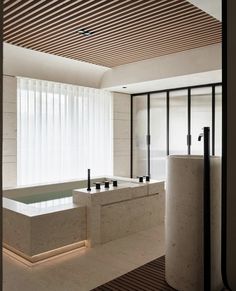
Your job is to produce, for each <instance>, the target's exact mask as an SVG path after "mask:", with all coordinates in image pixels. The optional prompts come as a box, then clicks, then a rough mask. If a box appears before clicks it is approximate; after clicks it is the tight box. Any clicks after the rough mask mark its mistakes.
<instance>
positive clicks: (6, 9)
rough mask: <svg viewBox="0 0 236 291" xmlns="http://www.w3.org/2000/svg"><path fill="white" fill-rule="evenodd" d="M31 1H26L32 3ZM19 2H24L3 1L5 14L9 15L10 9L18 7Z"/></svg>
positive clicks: (18, 0) (15, 0) (16, 0)
mask: <svg viewBox="0 0 236 291" xmlns="http://www.w3.org/2000/svg"><path fill="white" fill-rule="evenodd" d="M30 1H31V0H26V2H30ZM19 2H22V1H21V0H4V1H3V12H4V13H7V11H8V9H10V8H11V7H12V6H15V5H18V3H19ZM20 4H21V3H20ZM3 16H4V15H3Z"/></svg>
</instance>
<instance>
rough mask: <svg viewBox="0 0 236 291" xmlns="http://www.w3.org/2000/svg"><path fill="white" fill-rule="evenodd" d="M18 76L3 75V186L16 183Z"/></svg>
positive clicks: (10, 185)
mask: <svg viewBox="0 0 236 291" xmlns="http://www.w3.org/2000/svg"><path fill="white" fill-rule="evenodd" d="M16 94H17V90H16V78H14V77H8V76H4V77H3V187H4V188H5V187H12V186H15V185H16V174H17V173H16V150H17V148H16V147H17V142H16V137H17V114H16V110H17V104H16V96H17V95H16Z"/></svg>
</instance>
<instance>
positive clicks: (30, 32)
mask: <svg viewBox="0 0 236 291" xmlns="http://www.w3.org/2000/svg"><path fill="white" fill-rule="evenodd" d="M163 1H167V0H162V1H159V2H160V3H161V2H163ZM172 1H173V0H172ZM174 1H178V0H174ZM127 2H128V4H129V5H131V7H133V8H134V7H135V11H137V13H138V11H139V10H140V9H141V10H143V7H145V4H143V0H137V1H135V2H134V1H132V0H129V1H127ZM139 2H140V4H139ZM149 2H150V3H152V2H155V3H156V1H153V0H148V2H146V6H147V7H148V6H149ZM123 4H124V3H123V2H122V4H121V3H120V2H118V3H117V5H119V7H118V8H117V7H115V5H114V4H113V5H112V10H111V15H114V13H115V14H116V18H115V19H117V15H119V14H120V12H119V11H120V10H121V11H124V10H127V9H128V8H129V6H128V5H127V4H126V6H125V8H124V7H123ZM114 8H116V9H115V10H114ZM122 8H123V9H122ZM119 9H120V10H119ZM103 10H104V9H103ZM128 10H129V9H128ZM103 13H104V11H102V12H101V13H100V14H99V16H100V21H101V22H102V23H103V25H104V23H105V21H106V19H107V17H106V18H105V17H104V14H103ZM99 16H98V15H96V14H95V13H94V12H93V13H92V17H91V16H90V17H88V16H87V17H85V16H83V17H80V19H79V22H80V23H81V24H83V26H84V27H91V26H90V25H89V24H88V23H86V22H85V23H84V21H85V20H86V19H92V26H94V25H95V23H96V19H98V17H99ZM113 18H114V17H113ZM115 19H113V22H114V20H115ZM68 20H69V19H67V20H65V21H62V22H60V23H59V24H60V27H61V26H62V31H71V30H72V31H73V32H74V31H75V30H76V29H77V28H78V21H77V20H76V19H72V20H71V21H70V22H69V24H68ZM51 23H52V24H53V27H54V28H58V23H54V22H53V21H51V22H50V23H47V24H44V23H42V25H43V28H44V30H43V31H45V29H46V30H47V35H48V30H49V29H50V28H51ZM90 23H91V22H90ZM49 24H50V26H49ZM68 25H70V26H69V28H68V30H66V28H67V26H68ZM75 26H76V28H75ZM79 28H80V27H79ZM38 30H40V34H39V31H38ZM36 32H38V34H37V37H39V36H40V35H41V33H42V28H41V27H40V28H39V29H37V30H32V29H30V30H28V31H27V34H24V33H23V35H22V34H21V33H19V32H18V34H15V35H16V37H17V39H18V40H19V38H20V37H21V38H22V36H23V37H24V36H25V37H26V38H27V39H30V36H31V35H33V37H34V36H35V33H36ZM7 33H8V32H7ZM53 34H54V32H53ZM57 34H58V31H57ZM4 35H5V34H4ZM49 36H50V34H49ZM8 39H11V40H13V39H12V36H11V35H8Z"/></svg>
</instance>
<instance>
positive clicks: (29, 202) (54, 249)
mask: <svg viewBox="0 0 236 291" xmlns="http://www.w3.org/2000/svg"><path fill="white" fill-rule="evenodd" d="M112 179H116V180H118V187H112V186H111V187H110V189H109V190H107V189H104V188H103V189H101V190H95V189H94V187H92V191H91V192H88V191H87V189H86V186H87V181H86V180H78V181H71V182H65V183H55V184H48V185H35V186H30V187H18V188H14V189H5V190H4V191H3V245H4V248H5V250H7V251H8V252H11V253H14V254H16V255H17V256H20V257H21V258H24V259H25V260H26V261H28V262H30V263H35V262H38V261H40V260H43V259H45V258H48V257H50V256H54V255H55V254H60V253H63V252H67V251H69V250H73V249H77V248H79V247H94V246H95V245H97V244H101V243H106V242H108V241H110V240H114V239H117V238H120V237H123V236H126V235H129V234H131V233H134V232H137V231H141V230H144V229H147V228H150V227H153V226H155V225H156V224H159V223H163V221H164V208H165V206H164V182H163V181H151V182H147V183H139V182H138V180H137V179H129V178H122V177H109V176H108V177H95V178H93V179H91V185H93V183H94V182H96V181H99V182H101V181H104V180H112Z"/></svg>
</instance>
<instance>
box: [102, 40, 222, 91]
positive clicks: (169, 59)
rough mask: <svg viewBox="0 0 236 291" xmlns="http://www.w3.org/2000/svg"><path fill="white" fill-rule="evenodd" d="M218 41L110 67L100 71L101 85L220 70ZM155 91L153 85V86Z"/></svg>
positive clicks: (111, 86) (108, 86) (111, 85)
mask: <svg viewBox="0 0 236 291" xmlns="http://www.w3.org/2000/svg"><path fill="white" fill-rule="evenodd" d="M221 68H222V64H221V44H216V45H209V46H205V47H201V48H197V49H191V50H187V51H183V52H179V53H175V54H170V55H166V56H162V57H157V58H153V59H149V60H145V61H140V62H135V63H131V64H127V65H122V66H118V67H114V68H112V70H108V71H106V72H105V73H104V75H103V79H102V83H101V87H102V88H113V87H116V86H122V85H129V84H135V83H140V82H146V81H152V80H161V79H165V78H171V77H177V76H184V75H189V74H197V73H202V72H209V71H215V70H220V69H221ZM156 90H157V88H156Z"/></svg>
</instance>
